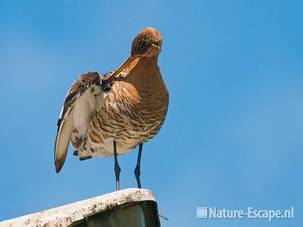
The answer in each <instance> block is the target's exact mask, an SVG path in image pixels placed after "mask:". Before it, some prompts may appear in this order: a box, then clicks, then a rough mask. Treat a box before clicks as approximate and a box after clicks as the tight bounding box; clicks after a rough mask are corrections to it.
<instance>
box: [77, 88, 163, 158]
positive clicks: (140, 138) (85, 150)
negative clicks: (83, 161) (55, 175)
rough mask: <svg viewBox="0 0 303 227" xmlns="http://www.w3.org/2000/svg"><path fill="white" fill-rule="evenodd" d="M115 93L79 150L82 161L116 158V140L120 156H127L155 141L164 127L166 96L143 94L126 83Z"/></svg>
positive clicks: (115, 90)
mask: <svg viewBox="0 0 303 227" xmlns="http://www.w3.org/2000/svg"><path fill="white" fill-rule="evenodd" d="M164 88H165V87H164ZM112 90H113V91H111V92H110V94H109V95H108V97H107V100H106V102H105V105H104V106H103V107H101V108H100V109H99V110H98V112H97V113H96V115H95V116H94V117H93V119H92V121H91V127H90V129H89V131H88V137H87V139H86V140H85V141H84V143H83V144H82V146H81V147H79V148H78V149H77V150H78V155H79V156H80V157H86V156H92V157H94V156H110V155H113V141H114V140H115V141H116V143H117V152H118V154H121V153H125V152H127V151H128V150H130V149H132V148H134V147H135V146H136V145H138V144H140V143H144V142H146V141H147V140H149V139H151V138H153V137H154V136H155V135H156V134H157V133H158V132H159V130H160V128H161V127H162V125H163V122H164V120H165V116H166V113H167V106H168V97H167V96H168V95H167V93H165V92H164V93H163V94H161V92H158V93H157V91H156V92H155V91H153V93H148V92H146V90H145V92H142V93H140V92H138V90H137V89H136V88H134V87H133V86H132V85H131V84H123V83H120V84H118V85H116V86H114V87H113V89H112ZM164 91H166V88H165V90H164ZM154 94H156V95H157V96H155V95H154Z"/></svg>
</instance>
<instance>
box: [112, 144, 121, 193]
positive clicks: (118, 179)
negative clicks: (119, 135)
mask: <svg viewBox="0 0 303 227" xmlns="http://www.w3.org/2000/svg"><path fill="white" fill-rule="evenodd" d="M113 145H114V158H115V167H114V170H115V175H116V191H118V190H120V172H121V168H120V166H119V163H118V157H117V145H116V141H114V142H113Z"/></svg>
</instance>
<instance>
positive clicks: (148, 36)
mask: <svg viewBox="0 0 303 227" xmlns="http://www.w3.org/2000/svg"><path fill="white" fill-rule="evenodd" d="M161 46H162V37H161V34H160V32H158V31H157V30H156V29H154V28H151V27H147V28H145V29H144V30H143V31H142V32H139V33H138V34H137V36H136V37H135V38H134V40H133V42H132V46H131V55H130V56H129V57H128V58H127V59H126V60H125V61H124V62H123V63H122V65H120V66H119V67H118V68H117V69H116V71H115V72H114V73H112V74H111V75H110V76H108V77H106V78H104V79H103V80H104V81H111V80H112V79H113V78H115V77H116V76H117V75H119V73H120V72H122V71H123V70H124V69H125V68H126V67H128V66H129V65H130V64H131V63H132V62H133V61H134V60H136V59H138V58H150V57H157V56H158V55H159V54H160V52H161Z"/></svg>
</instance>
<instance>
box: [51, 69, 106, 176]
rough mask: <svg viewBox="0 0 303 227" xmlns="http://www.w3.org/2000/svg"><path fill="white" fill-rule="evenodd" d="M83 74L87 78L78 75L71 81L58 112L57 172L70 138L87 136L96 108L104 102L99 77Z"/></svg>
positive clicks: (81, 139)
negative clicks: (76, 78)
mask: <svg viewBox="0 0 303 227" xmlns="http://www.w3.org/2000/svg"><path fill="white" fill-rule="evenodd" d="M84 76H87V77H88V78H87V77H85V78H84V77H80V79H78V80H76V81H75V82H74V83H73V85H72V87H71V88H70V90H69V92H68V95H67V96H66V98H65V102H64V106H63V108H62V110H61V113H60V118H59V121H58V131H57V136H56V141H55V166H56V172H57V173H58V172H59V171H60V170H61V168H62V166H63V164H64V161H65V158H66V153H67V149H68V145H69V143H70V141H71V139H73V141H80V142H81V141H83V140H85V139H86V138H87V135H88V130H89V126H90V121H91V119H92V117H93V116H94V114H95V113H96V110H97V109H98V108H100V107H101V106H102V105H103V104H104V102H105V96H106V93H104V92H103V91H102V89H101V86H100V83H99V82H98V81H99V77H98V78H97V80H96V77H95V76H96V75H89V74H84ZM90 80H91V81H92V82H91V81H90ZM74 132H75V133H74ZM72 137H73V138H72ZM74 137H75V138H74Z"/></svg>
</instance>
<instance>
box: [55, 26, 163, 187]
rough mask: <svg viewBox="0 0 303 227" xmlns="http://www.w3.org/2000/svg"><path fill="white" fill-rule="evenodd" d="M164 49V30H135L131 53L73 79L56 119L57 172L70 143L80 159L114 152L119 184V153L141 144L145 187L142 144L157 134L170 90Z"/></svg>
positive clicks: (138, 172)
mask: <svg viewBox="0 0 303 227" xmlns="http://www.w3.org/2000/svg"><path fill="white" fill-rule="evenodd" d="M161 49H162V36H161V34H160V32H159V31H158V30H157V29H155V28H152V27H147V28H145V29H144V30H143V31H140V32H139V33H138V34H137V35H136V36H135V38H134V39H133V41H132V44H131V51H130V56H129V57H128V58H127V59H126V60H125V61H124V62H123V63H122V64H121V65H120V66H119V67H118V68H117V69H116V70H114V71H112V72H108V73H105V74H102V75H99V74H98V73H97V72H88V73H84V74H82V75H80V77H79V78H78V79H76V80H75V81H74V82H73V84H72V86H71V87H70V89H69V90H68V92H67V95H66V97H65V100H64V103H63V107H62V110H61V113H60V117H59V120H58V123H57V135H56V139H55V146H54V162H55V169H56V172H57V173H59V172H60V170H61V169H62V167H63V164H64V162H65V158H66V154H67V149H68V146H69V144H71V145H72V147H73V148H74V155H76V156H78V157H79V159H80V160H86V159H89V158H92V157H106V156H114V173H115V183H116V190H119V189H120V172H121V168H120V165H119V162H118V155H121V154H124V153H126V152H129V151H130V150H132V149H134V148H136V147H138V156H137V162H136V166H135V169H134V175H135V178H136V181H137V186H138V188H141V179H140V175H141V157H142V152H143V144H144V143H146V142H147V141H149V140H150V139H152V138H154V137H155V136H156V135H157V134H158V132H159V131H160V129H161V127H162V125H163V123H164V121H165V118H166V115H167V112H168V105H169V93H168V90H167V87H166V85H165V82H164V80H163V78H162V75H161V73H160V68H159V66H158V57H159V54H160V52H161Z"/></svg>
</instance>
